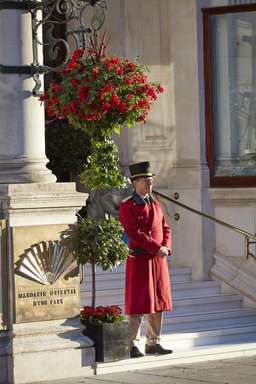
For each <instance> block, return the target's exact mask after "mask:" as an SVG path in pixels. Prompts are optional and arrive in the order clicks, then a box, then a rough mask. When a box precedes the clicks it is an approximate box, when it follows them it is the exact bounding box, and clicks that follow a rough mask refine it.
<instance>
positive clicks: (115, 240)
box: [76, 214, 129, 270]
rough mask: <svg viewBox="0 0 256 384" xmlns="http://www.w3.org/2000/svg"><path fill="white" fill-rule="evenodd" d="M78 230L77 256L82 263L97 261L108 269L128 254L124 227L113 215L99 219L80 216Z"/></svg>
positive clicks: (96, 262) (104, 268)
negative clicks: (123, 238)
mask: <svg viewBox="0 0 256 384" xmlns="http://www.w3.org/2000/svg"><path fill="white" fill-rule="evenodd" d="M76 231H77V241H76V256H77V258H78V261H79V263H81V264H86V263H91V264H92V263H95V264H98V265H100V266H101V267H102V269H103V270H108V269H112V268H113V267H115V266H117V265H118V264H119V263H121V262H123V261H125V259H126V257H127V256H128V253H129V249H128V247H127V245H126V244H125V243H124V242H123V240H122V235H123V228H122V226H121V224H120V222H119V221H118V220H117V219H115V218H114V217H113V216H111V215H108V214H106V215H105V218H104V219H99V220H95V219H92V218H91V217H86V218H80V219H79V221H78V223H77V227H76Z"/></svg>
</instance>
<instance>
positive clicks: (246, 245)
mask: <svg viewBox="0 0 256 384" xmlns="http://www.w3.org/2000/svg"><path fill="white" fill-rule="evenodd" d="M152 192H153V193H154V194H155V195H157V196H159V197H162V198H163V199H165V200H168V201H170V202H172V203H174V204H176V205H179V206H180V207H182V208H184V209H187V210H188V211H190V212H193V213H195V214H197V215H200V216H202V217H205V218H206V219H209V220H212V221H214V222H215V223H217V224H220V225H222V226H224V227H226V228H229V229H231V230H232V231H234V232H237V233H239V234H240V235H242V236H244V255H245V257H246V259H248V258H249V256H251V257H252V258H253V259H254V260H256V256H255V255H254V254H253V253H252V252H250V245H251V244H256V235H255V234H252V233H250V232H248V231H245V230H244V229H241V228H239V227H235V226H234V225H232V224H229V223H226V222H225V221H222V220H219V219H217V218H216V217H214V216H211V215H209V214H208V213H205V212H201V211H199V210H197V209H194V208H192V207H189V206H188V205H185V204H183V203H181V202H179V201H177V200H178V199H179V194H178V192H175V193H174V198H171V197H169V196H166V195H164V194H163V193H160V192H158V191H156V190H153V191H152ZM179 217H180V216H179V214H178V213H176V214H175V219H176V220H179ZM252 240H253V241H252Z"/></svg>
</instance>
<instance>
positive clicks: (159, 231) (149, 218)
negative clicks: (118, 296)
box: [119, 161, 172, 357]
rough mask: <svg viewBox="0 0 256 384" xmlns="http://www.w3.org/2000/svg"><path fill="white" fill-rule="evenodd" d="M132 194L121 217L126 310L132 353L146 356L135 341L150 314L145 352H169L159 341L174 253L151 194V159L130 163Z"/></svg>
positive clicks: (167, 308) (167, 307)
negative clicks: (126, 244) (126, 252)
mask: <svg viewBox="0 0 256 384" xmlns="http://www.w3.org/2000/svg"><path fill="white" fill-rule="evenodd" d="M129 168H130V172H131V180H132V183H133V187H134V192H133V194H132V196H130V197H128V198H127V199H125V200H123V201H122V203H121V204H120V211H119V216H120V221H121V223H122V225H123V227H124V230H125V232H126V234H127V236H128V240H129V248H130V255H129V256H128V258H127V262H126V279H125V313H126V314H127V317H128V328H129V343H130V356H131V357H141V356H144V355H143V353H141V352H140V350H139V349H138V347H137V346H136V345H135V343H136V340H138V339H139V333H140V326H141V323H142V320H143V316H144V314H147V332H146V339H147V340H146V345H145V352H146V353H147V354H161V355H162V354H167V353H171V352H172V350H170V349H165V348H163V347H162V346H161V345H160V344H159V339H160V333H161V327H162V317H163V311H170V310H172V301H171V290H170V280H169V272H168V262H167V257H168V256H170V255H171V237H170V228H169V226H168V224H167V222H166V220H165V218H164V215H163V212H162V209H161V206H160V204H159V203H158V201H157V200H156V199H155V198H154V197H153V196H152V195H151V191H152V183H153V177H152V176H154V175H153V174H152V172H151V171H150V164H149V162H147V161H145V162H141V163H136V164H132V165H130V167H129Z"/></svg>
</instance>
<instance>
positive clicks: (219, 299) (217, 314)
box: [81, 265, 256, 373]
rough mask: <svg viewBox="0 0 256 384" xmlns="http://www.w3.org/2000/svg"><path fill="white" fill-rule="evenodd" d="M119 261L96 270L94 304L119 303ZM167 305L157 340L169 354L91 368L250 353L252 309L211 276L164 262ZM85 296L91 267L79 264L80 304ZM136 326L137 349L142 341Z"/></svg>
mask: <svg viewBox="0 0 256 384" xmlns="http://www.w3.org/2000/svg"><path fill="white" fill-rule="evenodd" d="M124 270H125V266H124V265H122V266H120V267H118V268H117V269H116V270H114V271H112V272H104V271H102V270H97V277H96V285H97V298H96V305H111V304H116V305H119V306H120V307H121V308H123V306H124V280H125V273H124ZM170 275H171V284H172V294H173V306H174V310H173V311H172V312H165V314H164V321H163V328H162V338H161V344H162V345H163V346H166V347H169V348H170V347H171V348H172V349H173V351H174V353H173V354H172V355H166V356H157V357H156V356H145V357H144V358H141V359H128V360H122V361H120V362H114V363H107V364H101V363H100V364H97V373H108V372H118V371H125V370H133V369H143V368H151V367H159V366H164V365H169V364H177V363H185V362H187V363H188V362H194V361H202V360H213V359H219V358H228V357H237V356H245V355H254V354H255V355H256V309H254V308H245V307H243V306H242V297H241V296H240V295H239V294H234V293H222V292H221V289H220V284H219V283H218V282H217V281H192V280H191V270H190V269H189V268H177V267H171V268H170ZM90 302H91V271H90V266H86V268H85V278H84V282H83V283H82V285H81V305H82V306H83V305H90ZM144 335H145V324H143V326H142V330H141V346H140V347H141V348H140V349H141V350H142V351H143V349H144V344H145V337H144Z"/></svg>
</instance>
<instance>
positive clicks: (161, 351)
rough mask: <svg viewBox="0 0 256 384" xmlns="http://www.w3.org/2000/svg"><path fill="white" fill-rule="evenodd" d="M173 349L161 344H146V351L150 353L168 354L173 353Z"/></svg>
mask: <svg viewBox="0 0 256 384" xmlns="http://www.w3.org/2000/svg"><path fill="white" fill-rule="evenodd" d="M172 352H173V351H172V350H171V349H165V348H163V347H162V346H161V345H160V344H155V345H148V344H146V345H145V353H147V354H149V355H168V353H172Z"/></svg>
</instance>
